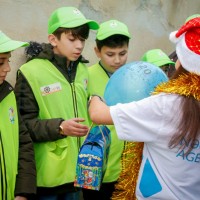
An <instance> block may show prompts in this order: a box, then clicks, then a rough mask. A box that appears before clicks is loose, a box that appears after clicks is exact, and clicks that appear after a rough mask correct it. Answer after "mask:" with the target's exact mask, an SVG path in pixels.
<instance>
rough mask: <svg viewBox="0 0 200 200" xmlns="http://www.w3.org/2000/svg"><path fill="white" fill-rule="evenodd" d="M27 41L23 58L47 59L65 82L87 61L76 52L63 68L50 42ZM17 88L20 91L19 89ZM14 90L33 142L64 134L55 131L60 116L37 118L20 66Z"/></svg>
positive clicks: (64, 188) (44, 191)
mask: <svg viewBox="0 0 200 200" xmlns="http://www.w3.org/2000/svg"><path fill="white" fill-rule="evenodd" d="M30 44H31V45H30V46H29V47H28V48H26V50H25V53H26V55H27V58H28V60H27V62H28V61H30V60H32V59H34V58H39V59H47V60H49V61H50V62H51V63H52V64H53V65H54V66H55V67H56V68H57V69H58V70H59V71H60V72H61V73H62V74H63V76H64V77H65V78H66V80H67V81H68V82H73V81H74V79H75V76H76V70H77V66H78V63H79V62H84V63H86V62H87V61H86V60H84V59H83V57H82V56H80V58H79V59H78V60H77V61H75V62H71V63H70V67H68V68H67V67H66V58H65V57H60V56H58V55H55V54H54V53H53V50H52V46H51V45H50V44H45V43H43V44H39V43H35V42H31V43H30ZM21 91H23V93H22V92H21ZM15 93H16V97H17V103H18V106H19V110H20V113H22V117H23V119H24V121H25V123H26V125H27V127H28V129H29V130H30V135H31V137H32V139H33V141H34V142H46V141H55V140H58V139H62V138H63V137H65V136H62V135H61V134H60V133H59V125H60V124H61V122H62V121H63V120H64V119H62V118H53V119H42V120H40V119H38V114H39V107H38V104H37V101H36V99H35V97H34V94H33V92H32V89H31V87H30V85H29V83H28V81H27V80H26V78H25V77H24V76H23V74H22V73H21V72H20V70H19V71H18V75H17V81H16V85H15ZM27 102H28V103H27ZM66 103H67V102H66ZM35 133H37V134H35ZM74 190H75V188H74V187H73V183H72V184H69V183H68V184H64V185H61V186H57V187H54V188H43V187H38V194H58V193H62V192H63V191H65V192H66V191H74Z"/></svg>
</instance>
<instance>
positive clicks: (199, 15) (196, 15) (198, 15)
mask: <svg viewBox="0 0 200 200" xmlns="http://www.w3.org/2000/svg"><path fill="white" fill-rule="evenodd" d="M196 17H200V14H194V15H191V16H189V17H188V18H187V19H186V20H185V23H186V22H188V21H189V20H191V19H194V18H196Z"/></svg>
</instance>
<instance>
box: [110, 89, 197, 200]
mask: <svg viewBox="0 0 200 200" xmlns="http://www.w3.org/2000/svg"><path fill="white" fill-rule="evenodd" d="M180 100H181V97H180V96H179V95H175V94H164V93H162V94H159V95H153V96H151V97H148V98H145V99H143V100H141V101H137V102H131V103H128V104H117V105H115V106H111V107H110V113H111V116H112V119H113V121H114V125H115V128H116V131H117V134H118V137H119V139H121V140H126V141H138V142H144V150H143V158H142V164H141V168H140V173H139V178H138V183H137V190H136V196H137V199H138V200H140V199H158V200H164V199H165V200H177V199H179V200H199V199H200V176H199V174H200V137H199V138H198V139H197V140H196V141H195V144H194V145H193V148H192V151H191V152H190V153H189V154H188V155H187V156H186V155H184V152H186V151H187V150H186V149H183V150H181V149H180V146H181V145H180V146H178V147H176V148H173V149H170V148H169V147H168V143H169V141H170V139H171V137H172V135H173V134H174V133H175V132H176V130H177V126H178V123H179V120H180V116H181V115H182V114H181V110H180ZM182 142H185V141H184V140H183V141H180V143H182ZM190 145H191V144H190V143H189V144H187V146H188V147H189V146H190Z"/></svg>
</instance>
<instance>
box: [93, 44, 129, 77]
mask: <svg viewBox="0 0 200 200" xmlns="http://www.w3.org/2000/svg"><path fill="white" fill-rule="evenodd" d="M95 52H96V54H97V56H98V58H100V61H101V64H102V65H103V67H104V68H105V69H106V70H107V71H108V72H110V73H114V72H115V71H116V70H117V69H119V68H120V67H121V66H122V65H124V64H125V63H126V61H127V57H128V45H127V44H125V45H123V46H122V47H116V48H110V47H107V46H103V47H102V48H101V50H100V51H99V50H98V48H97V47H95Z"/></svg>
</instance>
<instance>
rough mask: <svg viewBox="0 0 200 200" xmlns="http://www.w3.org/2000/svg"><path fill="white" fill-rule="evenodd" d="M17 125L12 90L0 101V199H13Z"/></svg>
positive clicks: (17, 145) (16, 159)
mask: <svg viewBox="0 0 200 200" xmlns="http://www.w3.org/2000/svg"><path fill="white" fill-rule="evenodd" d="M18 149H19V125H18V113H17V106H16V99H15V95H14V92H13V91H12V92H11V93H9V95H8V96H6V97H5V98H4V99H3V100H2V101H1V102H0V170H1V171H0V199H1V200H13V199H14V191H15V182H16V175H17V169H18V152H19V151H18Z"/></svg>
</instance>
